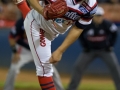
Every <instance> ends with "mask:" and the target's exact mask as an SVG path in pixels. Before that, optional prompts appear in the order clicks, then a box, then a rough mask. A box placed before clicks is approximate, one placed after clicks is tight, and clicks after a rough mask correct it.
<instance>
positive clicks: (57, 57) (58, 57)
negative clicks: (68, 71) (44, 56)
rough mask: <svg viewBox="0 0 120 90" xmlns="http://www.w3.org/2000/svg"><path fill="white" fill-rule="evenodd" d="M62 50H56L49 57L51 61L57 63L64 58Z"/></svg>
mask: <svg viewBox="0 0 120 90" xmlns="http://www.w3.org/2000/svg"><path fill="white" fill-rule="evenodd" d="M62 54H63V53H62V52H60V51H59V50H58V49H57V50H56V51H54V52H53V53H52V55H51V57H50V59H49V61H50V63H57V62H59V61H60V60H61V58H62Z"/></svg>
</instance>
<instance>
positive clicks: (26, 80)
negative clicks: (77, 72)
mask: <svg viewBox="0 0 120 90" xmlns="http://www.w3.org/2000/svg"><path fill="white" fill-rule="evenodd" d="M7 72H8V68H0V90H3V85H4V82H5V79H6V76H7ZM60 75H61V74H60ZM69 79H70V77H69V76H68V75H63V74H62V75H61V80H62V83H63V85H64V86H65V87H66V85H67V84H68V83H69ZM15 82H16V83H15V90H40V87H39V84H38V80H37V77H36V73H35V71H29V70H21V72H20V74H18V76H17V77H16V81H15ZM1 83H2V85H1ZM95 85H97V86H96V87H97V88H98V87H100V88H101V87H104V88H107V89H99V90H115V89H114V85H113V81H112V79H111V78H110V77H108V76H107V77H99V76H90V75H89V76H84V77H83V79H82V81H81V88H82V89H80V90H98V89H86V87H88V88H91V87H95ZM110 86H112V88H110ZM84 88H85V89H84Z"/></svg>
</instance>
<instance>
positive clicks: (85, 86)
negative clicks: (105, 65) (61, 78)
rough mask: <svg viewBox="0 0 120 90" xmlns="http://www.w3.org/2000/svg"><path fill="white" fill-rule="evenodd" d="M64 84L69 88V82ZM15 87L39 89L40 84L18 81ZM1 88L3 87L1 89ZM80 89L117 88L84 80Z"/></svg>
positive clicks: (30, 89)
mask: <svg viewBox="0 0 120 90" xmlns="http://www.w3.org/2000/svg"><path fill="white" fill-rule="evenodd" d="M3 85H4V83H3V82H0V88H3ZM63 86H64V87H65V88H67V84H66V83H63ZM15 88H16V90H17V89H19V90H20V89H21V90H39V89H40V86H39V84H38V83H33V82H16V83H15ZM0 90H1V89H0ZM78 90H115V87H114V84H113V83H109V82H108V83H105V82H103V83H99V82H97V83H96V82H92V83H91V82H83V83H81V85H80V86H79V87H78Z"/></svg>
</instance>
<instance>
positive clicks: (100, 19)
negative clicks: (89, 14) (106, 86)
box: [93, 15, 103, 24]
mask: <svg viewBox="0 0 120 90" xmlns="http://www.w3.org/2000/svg"><path fill="white" fill-rule="evenodd" d="M93 21H94V22H95V23H97V24H100V23H101V22H102V21H103V16H102V15H95V16H94V18H93Z"/></svg>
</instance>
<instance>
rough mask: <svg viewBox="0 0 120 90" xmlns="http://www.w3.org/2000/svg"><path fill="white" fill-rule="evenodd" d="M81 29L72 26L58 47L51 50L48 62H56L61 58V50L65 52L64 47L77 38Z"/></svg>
mask: <svg viewBox="0 0 120 90" xmlns="http://www.w3.org/2000/svg"><path fill="white" fill-rule="evenodd" d="M82 31H83V29H80V28H78V27H76V26H73V27H72V28H71V30H70V32H69V33H68V35H67V37H66V38H65V40H64V41H63V43H62V44H61V45H60V46H59V47H58V49H57V50H56V51H54V52H53V54H52V56H51V58H50V63H56V62H58V61H60V60H61V58H62V54H63V52H65V51H66V49H67V48H68V47H69V46H70V45H71V44H72V43H74V42H75V41H76V40H77V39H78V37H79V36H80V34H81V33H82Z"/></svg>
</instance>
